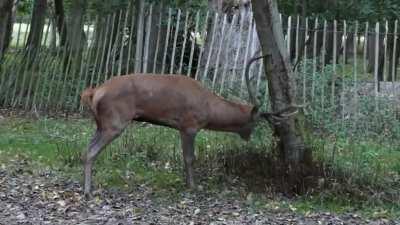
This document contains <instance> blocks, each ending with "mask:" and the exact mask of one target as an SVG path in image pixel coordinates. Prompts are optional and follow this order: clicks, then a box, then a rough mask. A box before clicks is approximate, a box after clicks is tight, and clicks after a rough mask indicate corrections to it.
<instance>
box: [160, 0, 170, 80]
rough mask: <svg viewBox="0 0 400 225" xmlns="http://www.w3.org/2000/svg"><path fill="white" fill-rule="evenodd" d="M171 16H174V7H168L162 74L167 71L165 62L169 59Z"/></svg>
mask: <svg viewBox="0 0 400 225" xmlns="http://www.w3.org/2000/svg"><path fill="white" fill-rule="evenodd" d="M171 16H172V9H171V8H168V25H167V34H166V37H165V46H164V56H163V60H162V66H161V73H162V74H164V72H165V63H166V60H167V52H168V44H169V35H170V32H171Z"/></svg>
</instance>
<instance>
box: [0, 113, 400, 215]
mask: <svg viewBox="0 0 400 225" xmlns="http://www.w3.org/2000/svg"><path fill="white" fill-rule="evenodd" d="M93 132H94V123H93V122H92V121H91V120H89V119H68V120H64V119H52V118H43V119H39V120H33V119H23V118H6V119H3V120H1V121H0V133H1V134H2V135H0V154H1V155H0V156H1V157H0V163H7V161H8V159H11V158H15V157H21V156H22V157H23V158H25V159H28V160H32V161H37V162H40V163H41V164H42V165H43V166H50V167H51V168H53V169H58V170H59V171H61V172H62V173H64V174H66V175H67V176H70V177H73V178H75V179H78V180H81V179H82V166H81V161H80V156H81V153H82V151H84V150H85V149H86V146H87V144H88V142H89V139H90V137H91V136H92V134H93ZM270 137H271V135H270V130H269V128H268V126H264V125H261V126H259V127H257V130H256V132H255V134H254V135H253V137H252V140H251V141H250V142H249V143H246V142H244V141H241V140H240V139H239V138H238V137H237V136H236V135H231V134H225V133H218V132H201V133H199V135H198V137H197V139H196V154H197V158H198V160H197V170H198V171H197V172H198V174H201V176H199V178H198V179H199V180H201V185H202V186H203V187H204V190H206V191H211V192H216V193H218V191H217V190H225V189H226V188H227V187H228V189H229V188H232V187H233V186H234V185H237V186H238V187H242V184H241V183H240V181H239V182H238V181H237V180H236V179H237V177H235V176H231V177H230V175H228V174H227V173H225V172H226V168H224V167H225V166H226V165H231V166H232V167H234V166H235V165H238V164H235V162H234V161H231V162H230V161H229V160H232V159H236V160H240V159H242V160H241V161H240V163H243V162H242V161H243V160H244V158H243V157H235V155H236V156H240V155H241V154H242V155H243V154H244V155H246V154H245V153H246V152H249V153H252V154H253V155H254V154H268V149H271V148H272V147H273V146H274V142H273V141H272V139H271V138H270ZM308 141H309V145H310V146H312V149H313V154H314V159H315V160H316V161H317V162H318V163H321V165H322V167H321V168H323V169H324V171H326V174H324V176H322V177H320V178H319V180H318V182H317V185H315V187H313V188H311V189H310V191H309V193H307V194H305V195H303V196H300V197H297V198H294V199H291V200H289V201H281V200H279V201H276V199H275V200H274V202H276V204H272V205H271V204H268V203H269V202H271V199H267V197H266V196H268V195H266V193H267V191H268V190H264V193H263V192H261V193H258V194H249V193H248V192H247V193H246V192H245V193H237V194H234V195H235V196H238V197H239V198H244V199H246V202H248V204H249V205H250V206H252V207H255V208H257V207H264V208H268V207H272V208H285V209H290V210H292V211H296V212H298V213H304V214H307V213H310V212H314V211H329V212H336V213H343V212H349V211H352V212H354V211H356V212H360V214H362V215H366V216H368V217H386V218H395V217H398V216H400V215H399V212H400V209H399V206H398V204H396V201H399V198H400V193H399V190H400V151H399V149H398V147H397V146H396V145H395V144H394V143H390V142H383V141H382V140H380V141H379V142H377V141H376V140H370V139H350V138H347V137H345V136H333V135H332V136H321V137H317V136H314V137H313V138H312V139H310V140H308ZM250 155H251V154H250ZM181 157H182V156H181V148H180V141H179V133H178V132H176V131H174V130H171V129H167V128H160V127H156V126H152V125H145V126H144V125H143V124H133V125H131V126H130V127H129V128H128V129H127V130H126V131H125V132H124V133H123V134H122V135H121V137H120V138H118V139H117V140H115V141H114V142H113V143H112V144H111V145H110V146H108V147H107V148H106V149H105V150H104V151H103V152H102V153H101V154H100V156H99V157H98V159H97V160H96V164H95V167H94V171H95V176H94V181H95V184H96V185H98V186H100V187H107V188H109V187H113V188H120V189H124V190H127V191H129V190H131V189H134V188H135V187H137V186H138V185H147V186H150V187H151V188H152V189H153V190H154V191H155V194H156V196H160V197H162V198H166V196H168V198H171V197H172V198H173V196H176V194H178V193H180V192H182V191H183V190H184V181H183V177H182V175H183V171H182V159H181ZM265 163H267V162H265ZM35 165H36V164H35ZM243 165H244V164H242V166H243ZM245 166H246V165H245ZM257 166H258V165H257ZM244 168H247V167H244ZM258 168H264V167H263V166H259V167H258ZM265 168H267V167H265ZM246 170H247V169H246ZM243 174H246V176H249V175H250V174H249V171H243ZM254 179H256V178H254ZM232 180H233V181H232ZM240 190H241V191H242V189H240ZM267 194H271V195H270V196H274V197H276V194H275V193H267ZM249 196H251V197H249ZM258 196H260V197H258Z"/></svg>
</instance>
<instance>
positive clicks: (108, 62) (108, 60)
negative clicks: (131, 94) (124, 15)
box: [104, 11, 121, 81]
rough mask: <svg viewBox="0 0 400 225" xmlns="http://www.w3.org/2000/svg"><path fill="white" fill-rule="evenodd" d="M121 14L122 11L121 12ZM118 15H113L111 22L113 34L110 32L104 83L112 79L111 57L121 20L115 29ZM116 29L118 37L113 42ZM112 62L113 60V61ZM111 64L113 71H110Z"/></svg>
mask: <svg viewBox="0 0 400 225" xmlns="http://www.w3.org/2000/svg"><path fill="white" fill-rule="evenodd" d="M119 12H120V11H119ZM116 14H117V12H116V13H113V17H112V22H111V32H110V40H109V41H108V47H107V57H106V64H105V71H104V81H106V80H107V79H108V78H110V77H112V72H113V71H112V69H113V63H112V62H110V57H111V54H112V49H113V45H114V42H115V41H116V40H117V39H118V26H119V19H118V24H117V28H114V26H115V20H116V18H115V17H116V16H117V15H116ZM118 14H119V15H121V14H120V13H118ZM114 29H116V30H117V31H116V32H117V35H116V37H115V38H114V39H115V40H113V36H114ZM113 41H114V42H113ZM111 60H112V59H111ZM110 64H111V70H110V71H108V67H109V65H110ZM109 72H110V75H108V73H109Z"/></svg>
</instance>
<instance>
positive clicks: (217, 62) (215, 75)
mask: <svg viewBox="0 0 400 225" xmlns="http://www.w3.org/2000/svg"><path fill="white" fill-rule="evenodd" d="M225 26H226V14H224V18H223V20H222V29H221V30H222V32H221V36H220V39H221V40H220V41H219V46H218V51H217V60H216V61H215V68H214V75H213V81H212V90H213V91H214V87H215V82H216V80H217V75H218V67H219V60H220V56H221V51H222V45H223V43H224V38H225Z"/></svg>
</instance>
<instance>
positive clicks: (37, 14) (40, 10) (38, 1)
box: [26, 0, 47, 56]
mask: <svg viewBox="0 0 400 225" xmlns="http://www.w3.org/2000/svg"><path fill="white" fill-rule="evenodd" d="M46 11H47V0H35V1H34V3H33V12H32V18H31V29H30V31H29V35H28V40H27V43H26V48H27V49H28V50H31V51H36V50H37V49H38V48H39V47H40V41H41V39H42V34H43V27H44V23H45V19H46V17H45V16H46ZM34 55H35V54H32V56H34Z"/></svg>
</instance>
